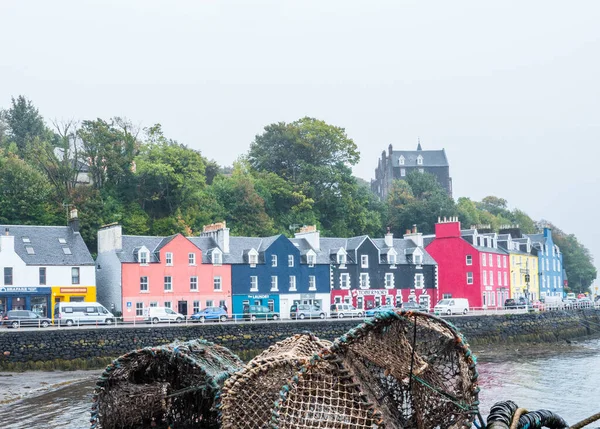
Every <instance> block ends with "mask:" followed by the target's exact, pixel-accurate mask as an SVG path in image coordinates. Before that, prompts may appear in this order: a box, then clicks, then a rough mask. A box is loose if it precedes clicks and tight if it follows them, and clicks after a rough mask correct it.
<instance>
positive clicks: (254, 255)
mask: <svg viewBox="0 0 600 429" xmlns="http://www.w3.org/2000/svg"><path fill="white" fill-rule="evenodd" d="M248 263H249V264H250V265H251V266H252V267H256V264H257V263H258V252H257V251H256V250H254V249H252V250H250V252H248Z"/></svg>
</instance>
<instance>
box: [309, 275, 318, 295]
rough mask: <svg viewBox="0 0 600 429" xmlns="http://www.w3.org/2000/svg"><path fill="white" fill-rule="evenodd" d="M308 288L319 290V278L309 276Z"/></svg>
mask: <svg viewBox="0 0 600 429" xmlns="http://www.w3.org/2000/svg"><path fill="white" fill-rule="evenodd" d="M308 290H313V291H314V290H317V278H316V277H315V276H308Z"/></svg>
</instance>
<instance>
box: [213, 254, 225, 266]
mask: <svg viewBox="0 0 600 429" xmlns="http://www.w3.org/2000/svg"><path fill="white" fill-rule="evenodd" d="M212 263H213V265H221V264H222V263H223V255H222V254H221V252H213V254H212Z"/></svg>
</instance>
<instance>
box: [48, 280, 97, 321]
mask: <svg viewBox="0 0 600 429" xmlns="http://www.w3.org/2000/svg"><path fill="white" fill-rule="evenodd" d="M51 289H52V295H51V297H52V300H51V302H52V305H51V309H52V319H54V305H55V304H57V303H59V302H95V301H96V286H52V288H51Z"/></svg>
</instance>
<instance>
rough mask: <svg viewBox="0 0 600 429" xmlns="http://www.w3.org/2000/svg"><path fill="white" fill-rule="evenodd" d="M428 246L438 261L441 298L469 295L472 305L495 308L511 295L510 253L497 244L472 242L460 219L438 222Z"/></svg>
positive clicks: (429, 251)
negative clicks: (476, 243)
mask: <svg viewBox="0 0 600 429" xmlns="http://www.w3.org/2000/svg"><path fill="white" fill-rule="evenodd" d="M475 239H477V232H476V231H475ZM426 250H427V252H428V253H429V254H430V255H431V256H432V257H433V258H434V259H435V260H436V261H437V263H438V288H439V299H443V298H444V297H452V298H467V299H468V300H469V306H470V307H475V308H478V307H479V308H481V307H487V308H495V307H502V306H503V303H504V300H505V299H507V298H509V293H510V260H509V259H510V258H509V257H508V254H507V253H506V252H503V251H502V250H501V249H498V248H497V247H494V245H491V246H489V245H487V246H474V245H472V244H471V243H469V242H468V241H467V240H466V239H465V238H463V237H462V236H461V229H460V222H458V221H452V222H443V223H438V224H436V225H435V239H434V240H433V241H432V242H431V243H430V244H429V245H428V246H427V247H426ZM484 258H485V262H484Z"/></svg>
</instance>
